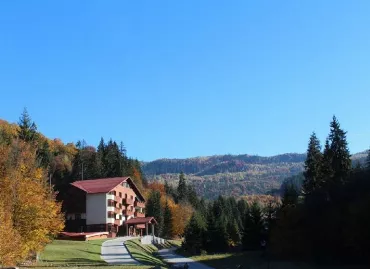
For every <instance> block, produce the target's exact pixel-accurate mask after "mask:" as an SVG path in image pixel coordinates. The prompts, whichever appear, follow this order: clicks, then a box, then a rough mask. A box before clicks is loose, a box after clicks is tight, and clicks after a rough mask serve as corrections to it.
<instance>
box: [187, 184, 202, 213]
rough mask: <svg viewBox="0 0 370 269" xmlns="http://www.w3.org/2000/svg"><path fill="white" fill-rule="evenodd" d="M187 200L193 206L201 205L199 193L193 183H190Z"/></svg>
mask: <svg viewBox="0 0 370 269" xmlns="http://www.w3.org/2000/svg"><path fill="white" fill-rule="evenodd" d="M187 200H188V201H189V203H190V204H191V205H192V206H193V208H198V206H199V199H198V195H197V192H196V191H195V189H194V187H193V186H191V185H188V190H187Z"/></svg>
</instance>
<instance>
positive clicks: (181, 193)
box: [177, 172, 188, 203]
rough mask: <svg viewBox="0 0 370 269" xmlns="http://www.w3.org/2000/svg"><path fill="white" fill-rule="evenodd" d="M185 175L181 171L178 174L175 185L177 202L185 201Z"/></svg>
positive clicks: (186, 189)
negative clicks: (177, 180)
mask: <svg viewBox="0 0 370 269" xmlns="http://www.w3.org/2000/svg"><path fill="white" fill-rule="evenodd" d="M185 181H186V180H185V175H184V173H183V172H181V173H180V176H179V185H178V186H177V200H178V203H181V202H185V201H186V198H187V191H188V188H187V186H186V182H185Z"/></svg>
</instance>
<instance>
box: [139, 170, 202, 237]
mask: <svg viewBox="0 0 370 269" xmlns="http://www.w3.org/2000/svg"><path fill="white" fill-rule="evenodd" d="M148 190H150V191H149V193H148V194H147V196H148V199H147V203H146V215H147V216H153V217H154V218H155V219H156V220H157V222H158V225H156V227H155V229H156V230H155V234H156V235H157V236H160V237H164V238H167V239H169V238H176V237H182V236H183V234H184V230H185V226H186V224H187V223H188V221H189V219H190V217H191V215H192V213H193V212H194V210H197V209H199V208H203V207H205V201H204V199H199V197H198V195H197V193H196V191H195V189H194V188H193V186H192V185H190V184H188V183H187V182H186V178H185V175H184V174H183V173H181V174H180V176H179V183H178V185H177V186H176V187H174V186H172V185H169V184H167V183H165V184H161V183H157V182H155V183H151V184H149V185H148Z"/></svg>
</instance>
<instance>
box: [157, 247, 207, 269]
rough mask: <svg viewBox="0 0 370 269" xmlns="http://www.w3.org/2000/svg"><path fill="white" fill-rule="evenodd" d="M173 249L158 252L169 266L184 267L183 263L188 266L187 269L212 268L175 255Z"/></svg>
mask: <svg viewBox="0 0 370 269" xmlns="http://www.w3.org/2000/svg"><path fill="white" fill-rule="evenodd" d="M175 249H176V248H170V249H161V250H159V251H158V254H159V256H161V257H162V258H163V259H164V260H165V261H166V262H168V263H170V264H176V265H184V264H185V263H187V264H188V265H189V269H213V268H212V267H209V266H207V265H205V264H202V263H200V262H196V261H194V260H192V259H189V258H185V257H183V256H180V255H178V254H176V253H175V252H174V250H175Z"/></svg>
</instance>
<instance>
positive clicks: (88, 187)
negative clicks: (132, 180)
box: [71, 177, 129, 193]
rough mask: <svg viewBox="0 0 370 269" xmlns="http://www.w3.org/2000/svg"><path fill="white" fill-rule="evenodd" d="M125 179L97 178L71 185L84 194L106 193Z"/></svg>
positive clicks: (125, 178)
mask: <svg viewBox="0 0 370 269" xmlns="http://www.w3.org/2000/svg"><path fill="white" fill-rule="evenodd" d="M127 179H129V177H113V178H99V179H90V180H81V181H75V182H73V183H71V184H72V185H73V186H75V187H77V188H79V189H81V190H83V191H84V192H86V193H108V192H110V191H111V190H112V189H114V188H115V187H116V186H117V185H118V184H121V183H122V182H125V181H126V180H127Z"/></svg>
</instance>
